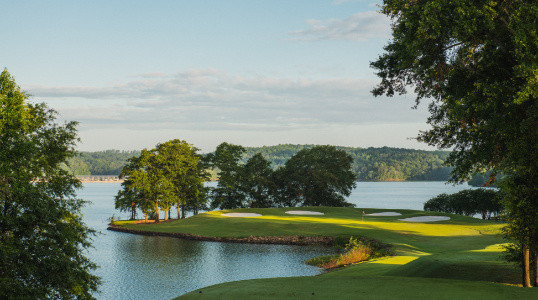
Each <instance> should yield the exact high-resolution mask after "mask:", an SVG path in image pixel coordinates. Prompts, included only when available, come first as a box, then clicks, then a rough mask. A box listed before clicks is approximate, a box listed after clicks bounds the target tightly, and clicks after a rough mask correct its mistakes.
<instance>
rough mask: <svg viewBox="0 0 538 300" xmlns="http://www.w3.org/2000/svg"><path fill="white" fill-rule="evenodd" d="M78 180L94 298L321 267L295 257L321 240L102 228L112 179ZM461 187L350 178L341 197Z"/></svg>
mask: <svg viewBox="0 0 538 300" xmlns="http://www.w3.org/2000/svg"><path fill="white" fill-rule="evenodd" d="M210 184H212V185H213V184H215V183H210ZM84 187H85V188H84V190H81V191H79V193H78V194H79V197H80V198H83V199H85V200H88V201H91V202H92V203H93V204H92V205H90V206H88V207H86V208H85V209H84V210H83V213H84V218H85V221H86V223H87V224H88V225H89V226H90V227H92V228H94V229H96V230H97V231H101V232H102V233H103V234H102V235H99V236H98V237H96V238H95V239H94V242H93V245H94V246H95V249H91V250H90V251H89V253H88V256H89V258H90V259H91V260H92V261H94V262H95V263H97V265H99V266H100V268H99V269H98V270H97V271H96V272H95V273H96V275H98V276H101V277H102V279H103V281H104V284H103V285H102V286H101V290H102V293H101V294H98V295H96V297H97V298H98V299H144V300H146V299H171V298H174V297H177V296H179V295H181V294H184V293H187V292H190V291H193V290H196V289H200V288H202V287H205V286H208V285H213V284H217V283H221V282H227V281H235V280H243V279H253V278H268V277H287V276H308V275H316V274H319V273H321V272H322V270H321V269H320V268H316V267H312V266H307V265H305V264H304V263H303V261H304V260H306V259H309V258H312V257H316V256H319V255H327V254H332V253H334V252H333V251H334V250H332V249H330V248H323V247H298V246H285V245H251V244H226V243H216V242H197V241H187V240H182V239H177V238H168V237H148V236H138V235H133V234H125V233H118V232H111V231H107V230H106V227H107V223H108V221H107V219H108V218H110V217H111V216H112V214H116V216H117V215H118V214H119V213H118V211H116V210H115V209H114V198H113V197H114V196H115V195H116V194H117V192H118V190H119V188H120V184H119V183H86V184H84ZM466 188H469V187H468V186H466V185H465V186H456V187H453V186H451V185H445V184H444V183H442V182H358V183H357V189H356V190H355V191H354V193H353V194H352V195H351V197H349V199H348V201H349V202H352V203H354V204H356V205H357V207H361V208H401V209H417V210H420V209H422V205H423V203H424V202H425V201H427V200H428V199H430V198H431V197H434V196H436V195H438V194H440V193H454V192H457V191H459V190H462V189H466ZM119 215H120V216H121V217H122V219H126V218H127V215H126V214H119Z"/></svg>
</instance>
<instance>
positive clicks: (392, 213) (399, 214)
mask: <svg viewBox="0 0 538 300" xmlns="http://www.w3.org/2000/svg"><path fill="white" fill-rule="evenodd" d="M401 215H402V214H401V213H397V212H394V211H386V212H379V213H373V214H366V216H378V217H394V216H401Z"/></svg>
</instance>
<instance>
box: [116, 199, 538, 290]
mask: <svg viewBox="0 0 538 300" xmlns="http://www.w3.org/2000/svg"><path fill="white" fill-rule="evenodd" d="M300 209H304V210H315V211H320V212H323V213H325V215H320V216H308V215H288V214H285V211H287V210H289V209H286V208H282V209H280V208H279V209H239V210H234V212H255V213H260V214H262V215H263V217H258V218H229V217H224V216H221V214H222V213H223V211H216V212H208V213H204V214H200V215H197V216H194V217H191V218H188V219H185V220H179V221H174V222H169V223H164V224H156V225H132V224H131V225H130V224H126V225H124V226H125V227H128V228H133V229H139V230H149V231H162V232H184V233H191V234H197V235H203V236H214V237H238V238H239V237H248V236H250V235H253V236H285V235H286V236H288V235H304V236H340V235H346V236H367V237H372V238H375V239H378V240H380V241H382V242H383V243H388V244H392V245H393V248H392V250H393V251H394V252H395V253H396V254H397V256H395V257H389V258H385V259H379V260H374V261H369V262H365V263H360V264H357V265H353V266H348V267H346V268H343V269H339V270H336V271H333V272H328V273H325V274H322V275H319V276H315V277H296V278H273V279H261V280H247V281H239V282H231V283H223V284H219V285H215V286H211V287H207V288H204V289H203V293H202V294H199V291H194V292H192V293H189V294H186V295H183V296H182V297H180V298H181V299H191V298H197V297H200V296H202V295H203V297H204V298H209V299H213V298H215V299H216V298H219V299H234V298H239V297H243V298H254V297H256V298H260V299H277V298H306V297H312V293H316V295H321V296H323V295H326V296H327V297H339V298H354V299H356V298H357V295H363V296H367V297H368V298H367V299H384V298H387V299H391V298H395V299H417V297H418V298H423V297H431V298H437V299H448V297H450V298H453V297H462V298H473V299H499V298H500V297H501V296H502V297H504V298H506V297H508V296H510V297H512V296H513V297H519V296H521V297H536V296H538V289H523V288H518V287H514V286H508V285H504V284H519V281H520V280H519V276H520V270H519V269H517V268H515V267H514V266H513V265H511V264H506V263H505V262H504V261H503V260H502V259H500V258H499V257H500V255H501V251H502V249H501V247H500V244H502V243H503V242H504V241H503V240H502V239H501V238H500V236H498V231H499V229H500V228H501V226H502V224H499V223H495V222H492V221H484V220H479V219H474V218H470V217H464V216H459V215H451V214H444V213H434V212H423V211H413V210H381V209H353V208H330V207H310V208H298V209H295V208H294V210H300ZM363 210H364V211H365V212H366V213H367V214H368V213H373V212H382V211H395V212H399V213H401V214H402V216H398V217H381V216H376V217H374V216H365V217H364V221H362V211H363ZM424 215H447V216H450V217H451V219H450V220H448V221H440V222H429V223H409V222H404V221H399V220H398V219H402V218H407V217H416V216H424ZM283 267H285V266H283ZM502 283H504V284H502ZM329 295H331V296H329ZM503 295H504V296H503Z"/></svg>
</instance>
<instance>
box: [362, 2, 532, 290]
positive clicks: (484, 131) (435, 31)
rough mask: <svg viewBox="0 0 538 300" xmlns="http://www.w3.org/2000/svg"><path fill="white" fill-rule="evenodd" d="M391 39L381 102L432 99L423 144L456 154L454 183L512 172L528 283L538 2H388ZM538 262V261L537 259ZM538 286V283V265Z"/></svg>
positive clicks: (511, 211) (380, 70) (381, 68)
mask: <svg viewBox="0 0 538 300" xmlns="http://www.w3.org/2000/svg"><path fill="white" fill-rule="evenodd" d="M381 13H383V14H385V15H387V16H388V17H390V18H391V20H392V35H393V38H392V40H391V41H390V42H389V43H388V45H387V46H385V48H384V49H385V53H384V54H382V55H381V56H380V57H379V58H378V59H377V60H376V61H374V62H372V63H371V66H372V67H373V68H375V69H376V70H377V75H378V76H379V77H380V78H381V83H380V84H379V85H378V86H377V87H376V88H375V89H374V90H373V94H374V95H376V96H379V95H387V96H393V95H394V94H404V93H406V89H407V87H408V86H413V87H414V91H415V93H416V95H417V98H416V104H417V105H418V104H419V103H420V102H421V100H423V99H428V100H430V101H431V102H430V104H429V111H430V113H431V116H430V117H429V118H428V124H430V125H431V128H432V129H430V130H427V131H423V132H421V133H420V134H419V136H418V140H419V141H422V142H425V143H428V144H429V145H432V146H437V147H439V148H440V149H453V151H452V152H451V153H450V155H449V156H448V157H447V160H446V162H445V165H447V166H452V167H454V169H453V170H452V173H451V181H452V182H462V181H465V180H467V179H469V178H470V177H471V176H472V175H473V174H476V173H483V172H485V171H486V170H492V172H491V176H490V182H492V183H493V182H494V181H495V175H496V174H498V173H501V172H502V174H504V175H505V177H504V179H503V181H505V183H504V185H500V186H501V189H502V190H503V192H504V193H505V195H506V197H505V198H504V203H505V208H506V211H507V220H508V222H509V228H510V230H507V232H506V237H507V239H508V240H509V241H511V242H513V243H516V244H518V249H521V261H522V265H523V276H522V278H523V285H524V286H526V287H529V286H531V281H530V275H529V272H530V269H531V268H530V264H529V255H530V253H531V252H534V253H536V249H538V243H537V241H536V239H537V237H538V227H537V226H536V225H535V224H538V214H537V212H538V198H537V197H536V195H537V194H538V193H537V189H538V176H536V175H537V174H536V172H537V170H538V101H537V97H538V38H537V37H538V27H537V26H536V20H538V4H537V3H536V2H535V1H526V0H524V1H500V2H493V1H483V0H482V1H481V0H478V1H445V0H417V1H405V0H384V2H383V5H382V8H381ZM536 261H538V260H536ZM535 269H536V271H535V280H534V285H536V284H537V283H538V277H537V276H536V275H538V269H537V268H535Z"/></svg>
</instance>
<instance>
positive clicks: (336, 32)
mask: <svg viewBox="0 0 538 300" xmlns="http://www.w3.org/2000/svg"><path fill="white" fill-rule="evenodd" d="M305 23H306V24H308V25H310V28H308V29H301V30H296V31H293V32H290V35H294V36H298V37H297V38H294V39H293V40H295V41H323V40H349V41H357V42H364V41H369V40H371V39H375V38H385V39H387V38H390V37H391V29H390V19H389V18H388V17H387V16H385V15H383V14H380V13H378V12H375V11H367V12H360V13H356V14H354V15H351V16H350V17H347V18H345V19H341V20H340V19H328V20H306V21H305Z"/></svg>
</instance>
